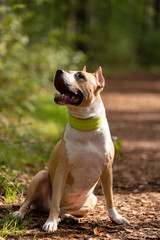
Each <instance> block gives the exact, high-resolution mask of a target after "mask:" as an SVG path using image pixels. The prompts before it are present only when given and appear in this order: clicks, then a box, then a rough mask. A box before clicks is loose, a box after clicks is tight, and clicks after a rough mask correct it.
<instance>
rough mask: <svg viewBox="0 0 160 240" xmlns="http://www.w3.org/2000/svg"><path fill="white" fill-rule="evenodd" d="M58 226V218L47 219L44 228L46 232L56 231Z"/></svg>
mask: <svg viewBox="0 0 160 240" xmlns="http://www.w3.org/2000/svg"><path fill="white" fill-rule="evenodd" d="M57 227H58V220H56V219H54V220H47V221H46V223H45V224H44V225H43V227H42V229H43V231H45V232H55V231H56V230H57Z"/></svg>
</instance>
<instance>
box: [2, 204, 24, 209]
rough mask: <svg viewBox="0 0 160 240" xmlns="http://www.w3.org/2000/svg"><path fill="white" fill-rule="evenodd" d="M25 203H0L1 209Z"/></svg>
mask: <svg viewBox="0 0 160 240" xmlns="http://www.w3.org/2000/svg"><path fill="white" fill-rule="evenodd" d="M22 204H23V203H13V204H0V209H4V210H5V209H16V208H18V207H21V206H22Z"/></svg>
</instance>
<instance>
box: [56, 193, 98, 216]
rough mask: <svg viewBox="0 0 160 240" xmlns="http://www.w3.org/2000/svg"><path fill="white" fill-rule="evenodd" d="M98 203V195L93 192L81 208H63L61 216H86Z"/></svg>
mask: <svg viewBox="0 0 160 240" xmlns="http://www.w3.org/2000/svg"><path fill="white" fill-rule="evenodd" d="M96 203H97V197H96V196H95V195H94V194H93V193H92V194H91V195H90V196H89V197H88V198H87V200H86V202H85V203H84V204H83V206H82V207H81V208H79V209H67V210H65V209H63V207H62V209H61V213H60V217H61V218H62V219H63V218H66V217H71V218H74V217H73V216H75V217H83V216H85V215H86V214H87V213H88V212H90V211H91V210H92V209H94V207H95V206H96Z"/></svg>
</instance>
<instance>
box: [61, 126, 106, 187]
mask: <svg viewBox="0 0 160 240" xmlns="http://www.w3.org/2000/svg"><path fill="white" fill-rule="evenodd" d="M107 126H108V125H107ZM104 127H105V133H104V131H103V128H102V129H100V130H99V131H89V132H80V131H77V130H75V129H73V128H71V127H70V125H67V128H66V131H65V134H64V140H65V147H66V150H67V154H68V159H69V165H70V167H71V172H70V174H71V176H72V178H73V179H74V183H73V184H72V188H74V190H78V189H79V191H85V190H86V191H88V190H89V189H90V188H91V187H92V186H93V185H94V184H95V182H96V181H97V180H98V178H99V177H100V175H101V173H102V169H103V166H104V164H105V162H106V156H107V153H109V151H110V132H109V128H106V126H104ZM106 129H107V132H106ZM72 190H73V189H72Z"/></svg>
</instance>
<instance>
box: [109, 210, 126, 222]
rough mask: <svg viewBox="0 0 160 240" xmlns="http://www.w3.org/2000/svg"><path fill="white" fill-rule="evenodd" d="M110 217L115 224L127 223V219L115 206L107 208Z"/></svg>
mask: <svg viewBox="0 0 160 240" xmlns="http://www.w3.org/2000/svg"><path fill="white" fill-rule="evenodd" d="M108 213H109V217H110V219H111V220H112V221H113V222H115V223H117V224H129V221H128V220H127V219H126V218H124V217H122V216H121V215H120V214H119V213H118V212H117V211H116V209H115V208H109V209H108Z"/></svg>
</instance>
